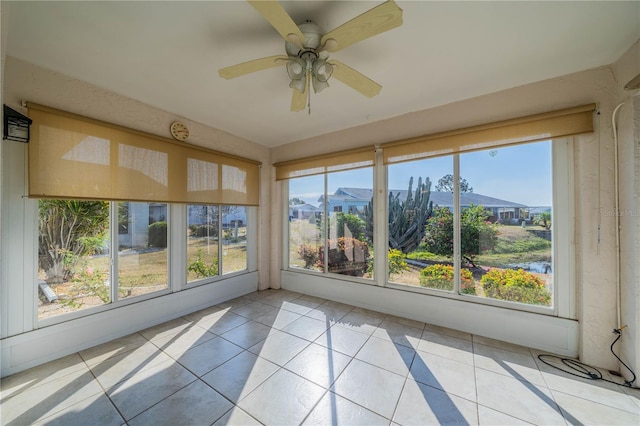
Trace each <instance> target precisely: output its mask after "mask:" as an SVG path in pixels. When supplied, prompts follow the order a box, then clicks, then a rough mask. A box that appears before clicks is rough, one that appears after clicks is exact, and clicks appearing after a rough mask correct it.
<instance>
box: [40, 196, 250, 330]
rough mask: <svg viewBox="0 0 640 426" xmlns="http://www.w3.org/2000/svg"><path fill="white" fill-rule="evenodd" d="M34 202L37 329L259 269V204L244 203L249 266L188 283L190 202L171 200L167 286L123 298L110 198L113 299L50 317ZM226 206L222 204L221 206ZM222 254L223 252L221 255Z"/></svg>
mask: <svg viewBox="0 0 640 426" xmlns="http://www.w3.org/2000/svg"><path fill="white" fill-rule="evenodd" d="M28 202H29V203H32V204H33V205H34V209H33V214H34V218H33V224H34V230H35V231H34V244H33V250H34V253H33V259H34V261H33V262H34V263H33V268H32V270H33V289H34V290H33V291H34V297H33V298H32V306H33V324H34V327H33V328H34V330H35V329H40V328H44V327H48V326H51V325H55V324H59V323H62V322H66V321H71V320H75V319H78V318H83V317H88V316H91V315H95V314H99V313H101V312H105V311H109V310H112V309H117V308H120V307H123V306H127V305H130V304H133V303H140V302H144V301H147V300H150V299H154V298H157V297H163V296H167V295H170V294H172V293H177V292H180V291H183V290H190V289H192V288H196V287H200V286H203V285H209V284H213V285H215V283H218V282H220V281H224V280H226V279H229V278H234V277H237V276H240V275H244V274H248V273H252V272H255V271H256V270H257V232H256V230H255V227H256V223H257V219H258V213H257V209H258V208H257V207H255V206H244V207H245V208H246V219H247V223H246V226H247V267H246V269H244V270H242V271H234V272H229V273H227V274H224V275H223V274H219V275H217V276H215V277H208V278H205V279H202V280H198V281H192V282H190V283H188V282H187V251H186V241H187V240H186V239H187V231H186V229H187V228H186V226H187V204H182V203H167V217H166V219H167V280H168V285H167V288H164V289H162V290H157V291H154V292H151V293H146V294H141V295H139V296H133V297H127V298H125V299H120V298H118V297H117V293H118V290H117V289H118V277H117V274H118V250H117V249H118V236H119V235H120V234H119V228H120V227H119V224H118V220H117V219H118V203H119V201H109V219H110V229H109V238H110V242H109V249H110V275H109V280H110V295H111V302H109V303H106V304H102V305H97V306H92V307H88V308H86V309H81V310H78V311H73V312H66V313H61V314H58V315H53V316H50V317H46V318H40V317H39V312H38V297H39V288H38V279H37V274H38V267H39V265H38V255H37V254H38V244H39V243H38V238H39V232H38V224H37V219H38V214H39V211H38V200H37V199H32V200H29V201H28ZM218 206H220V207H222V205H218ZM218 226H219V227H220V228H221V227H222V217H221V215H219V217H218ZM221 255H222V253H221V252H219V256H221Z"/></svg>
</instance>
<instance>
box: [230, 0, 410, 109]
mask: <svg viewBox="0 0 640 426" xmlns="http://www.w3.org/2000/svg"><path fill="white" fill-rule="evenodd" d="M248 2H249V3H250V4H251V5H252V6H253V7H254V8H255V9H256V10H257V11H258V12H259V13H260V14H261V15H262V16H263V17H264V18H265V19H266V20H267V21H269V23H270V24H271V25H272V26H273V27H274V28H275V29H276V31H278V33H280V35H281V36H282V38H284V40H285V50H286V53H287V54H286V56H285V55H275V56H269V57H266V58H261V59H255V60H253V61H249V62H244V63H241V64H237V65H233V66H230V67H226V68H222V69H220V70H219V71H218V74H220V77H222V78H226V79H231V78H236V77H240V76H242V75H245V74H250V73H252V72H256V71H262V70H265V69H269V68H274V67H277V66H286V69H287V74H288V75H289V78H290V79H291V83H290V84H289V87H291V88H292V89H293V95H292V98H291V111H301V110H303V109H304V108H305V106H306V105H305V104H307V100H308V99H309V100H310V86H313V90H314V92H315V93H318V92H320V91H322V90H323V89H325V88H326V87H328V86H329V84H328V81H329V79H330V78H331V77H334V78H336V79H337V80H339V81H341V82H342V83H344V84H346V85H347V86H350V87H351V88H353V89H354V90H357V91H358V92H360V93H362V94H363V95H365V96H366V97H369V98H371V97H373V96H375V95H377V94H378V93H379V92H380V89H382V86H380V85H379V84H378V83H376V82H375V81H373V80H371V79H370V78H368V77H366V76H365V75H363V74H361V73H360V72H358V71H356V70H354V69H353V68H351V67H349V66H347V65H345V64H343V63H342V62H340V61H337V60H335V59H331V60H330V59H329V52H337V51H338V50H340V49H344V48H345V47H347V46H351V45H352V44H355V43H358V42H360V41H362V40H365V39H367V38H369V37H373V36H374V35H376V34H380V33H383V32H385V31H389V30H391V29H393V28H396V27H399V26H400V25H402V9H400V8H399V7H398V6H397V5H396V4H395V3H394V1H393V0H387V1H386V2H384V3H382V4H380V5H378V6H376V7H374V8H373V9H370V10H368V11H367V12H365V13H363V14H361V15H360V16H357V17H356V18H354V19H352V20H350V21H348V22H346V23H344V24H342V25H340V26H339V27H337V28H335V29H334V30H332V31H329V32H328V33H324V34H322V31H321V30H320V28H319V26H318V25H317V24H316V23H315V22H313V21H305V22H303V23H301V24H300V25H296V24H295V23H294V22H293V19H291V17H290V16H289V14H288V13H287V12H286V11H285V10H284V9H283V8H282V6H281V5H280V4H279V3H278V2H277V1H261V0H248ZM309 104H310V103H309Z"/></svg>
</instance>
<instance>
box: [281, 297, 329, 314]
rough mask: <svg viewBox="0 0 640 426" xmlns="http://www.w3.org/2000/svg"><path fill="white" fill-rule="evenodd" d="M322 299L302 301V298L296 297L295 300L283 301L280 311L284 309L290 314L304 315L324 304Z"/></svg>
mask: <svg viewBox="0 0 640 426" xmlns="http://www.w3.org/2000/svg"><path fill="white" fill-rule="evenodd" d="M324 302H325V301H324V299H319V298H317V299H316V300H314V299H303V298H302V297H298V298H297V299H293V300H289V301H284V302H282V306H281V307H280V309H284V310H287V311H290V312H295V313H296V314H300V315H304V314H306V313H307V312H309V311H310V310H312V309H313V308H316V307H318V306H319V305H321V304H322V303H324Z"/></svg>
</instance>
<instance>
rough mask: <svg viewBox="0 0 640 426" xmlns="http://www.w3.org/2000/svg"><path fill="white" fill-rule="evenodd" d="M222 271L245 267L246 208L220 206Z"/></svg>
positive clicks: (228, 271) (226, 272) (235, 270)
mask: <svg viewBox="0 0 640 426" xmlns="http://www.w3.org/2000/svg"><path fill="white" fill-rule="evenodd" d="M222 229H223V233H224V234H223V239H222V273H223V274H229V273H232V272H238V271H244V270H245V269H247V208H246V207H244V206H222Z"/></svg>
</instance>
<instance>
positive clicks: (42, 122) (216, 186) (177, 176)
mask: <svg viewBox="0 0 640 426" xmlns="http://www.w3.org/2000/svg"><path fill="white" fill-rule="evenodd" d="M29 115H30V117H31V118H32V119H33V124H32V126H31V140H30V142H29V148H28V149H29V196H30V197H35V198H75V199H98V200H128V201H156V202H168V203H191V204H234V205H258V200H259V165H260V163H258V162H255V161H252V160H247V159H243V158H240V157H234V156H230V155H226V154H222V153H219V152H215V151H211V150H207V149H204V148H198V147H193V146H189V145H186V144H181V143H175V142H173V141H171V140H169V139H163V138H160V137H157V136H153V135H149V134H146V133H142V132H138V131H135V130H131V129H127V128H124V127H120V126H116V125H111V124H108V123H104V122H100V121H98V120H93V119H89V118H86V117H81V116H77V115H75V114H70V113H65V112H63V111H58V110H54V109H51V108H48V107H44V106H41V105H37V104H32V103H30V104H29Z"/></svg>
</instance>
